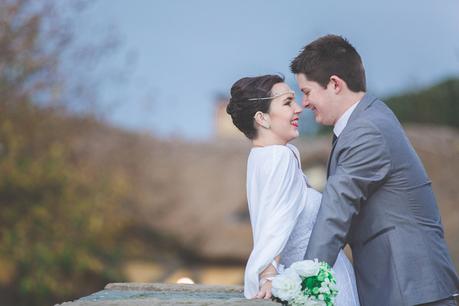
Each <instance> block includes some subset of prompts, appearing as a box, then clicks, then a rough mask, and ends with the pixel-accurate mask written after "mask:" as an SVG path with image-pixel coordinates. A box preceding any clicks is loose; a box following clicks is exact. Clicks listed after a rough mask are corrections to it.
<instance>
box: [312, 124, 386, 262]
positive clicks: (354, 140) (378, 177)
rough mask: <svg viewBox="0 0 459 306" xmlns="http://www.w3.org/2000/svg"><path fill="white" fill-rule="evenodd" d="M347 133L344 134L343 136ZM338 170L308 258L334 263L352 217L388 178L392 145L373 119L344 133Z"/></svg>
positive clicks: (325, 195)
mask: <svg viewBox="0 0 459 306" xmlns="http://www.w3.org/2000/svg"><path fill="white" fill-rule="evenodd" d="M343 136H344V137H343ZM342 137H343V139H340V142H341V143H344V144H345V145H342V146H340V149H339V150H338V151H336V150H335V153H334V154H335V156H336V160H337V167H336V171H335V173H334V174H333V175H331V176H330V177H329V178H328V182H327V184H326V187H325V190H324V193H323V197H322V202H321V207H320V209H319V212H318V215H317V219H316V223H315V225H314V228H313V231H312V234H311V239H310V241H309V245H308V248H307V250H306V254H305V259H314V258H318V259H319V260H321V261H326V262H328V263H329V264H330V265H331V266H333V265H334V263H335V261H336V258H337V256H338V253H339V251H340V250H341V249H342V248H343V247H344V244H345V241H346V236H347V234H348V232H349V229H350V226H351V223H352V219H353V218H354V216H356V215H357V214H358V213H359V211H360V208H361V205H362V203H364V202H365V200H366V199H368V198H369V197H370V196H371V194H372V193H373V192H374V191H375V190H376V189H377V188H378V187H379V186H381V184H382V183H383V182H384V180H385V179H386V178H387V176H388V173H389V171H390V168H391V160H390V154H389V148H388V147H387V145H386V143H385V140H384V137H383V135H382V134H381V132H380V131H379V130H378V129H377V128H376V127H374V126H373V125H372V124H371V123H370V122H364V123H361V124H360V126H356V127H354V128H353V129H352V130H350V131H346V134H345V135H344V134H343V135H342Z"/></svg>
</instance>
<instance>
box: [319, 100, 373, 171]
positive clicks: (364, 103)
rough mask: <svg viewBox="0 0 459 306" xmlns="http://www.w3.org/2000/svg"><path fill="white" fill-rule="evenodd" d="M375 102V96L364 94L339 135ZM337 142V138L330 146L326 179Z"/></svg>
mask: <svg viewBox="0 0 459 306" xmlns="http://www.w3.org/2000/svg"><path fill="white" fill-rule="evenodd" d="M376 100H378V98H376V97H375V96H373V95H371V94H368V93H366V94H365V95H364V96H363V98H362V100H360V102H359V104H358V105H357V107H356V108H355V109H354V111H353V112H352V114H351V117H350V118H349V120H348V121H347V124H346V127H345V128H344V130H343V131H342V132H341V134H343V133H345V132H346V129H347V127H348V126H349V124H350V123H351V122H352V121H353V120H355V118H357V117H358V116H359V115H360V113H362V112H363V111H364V110H365V109H367V108H368V107H369V106H370V105H371V104H373V102H375V101H376ZM338 141H339V138H338V139H337V140H336V141H335V142H334V143H333V146H332V149H331V151H330V156H329V157H328V163H327V179H328V177H329V176H330V168H331V162H332V157H333V153H334V151H335V147H336V144H337V143H338Z"/></svg>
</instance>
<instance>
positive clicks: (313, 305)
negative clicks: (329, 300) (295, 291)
mask: <svg viewBox="0 0 459 306" xmlns="http://www.w3.org/2000/svg"><path fill="white" fill-rule="evenodd" d="M289 305H291V306H326V305H327V304H326V303H325V302H324V301H317V300H314V299H312V298H310V297H308V296H305V295H303V294H299V295H298V296H296V297H295V299H293V301H292V302H291V303H290V304H289Z"/></svg>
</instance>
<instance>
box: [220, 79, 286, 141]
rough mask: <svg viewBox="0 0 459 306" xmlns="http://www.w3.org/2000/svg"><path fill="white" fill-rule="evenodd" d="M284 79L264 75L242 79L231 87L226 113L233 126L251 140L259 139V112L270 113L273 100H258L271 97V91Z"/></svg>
mask: <svg viewBox="0 0 459 306" xmlns="http://www.w3.org/2000/svg"><path fill="white" fill-rule="evenodd" d="M283 82H284V78H283V77H281V76H278V75H262V76H258V77H247V78H242V79H240V80H239V81H237V82H236V83H234V84H233V86H232V87H231V98H230V101H229V104H228V106H227V107H226V112H227V113H228V114H229V115H231V119H232V120H233V124H234V125H235V126H236V127H237V128H238V129H239V130H240V131H241V132H242V133H244V135H245V136H247V138H249V139H251V140H252V139H255V138H256V137H257V129H256V128H255V119H254V118H253V117H254V116H255V114H256V113H257V112H259V111H260V112H262V113H268V112H269V106H270V105H271V101H272V100H271V99H256V98H265V97H270V96H271V89H272V88H273V86H274V85H275V84H277V83H283Z"/></svg>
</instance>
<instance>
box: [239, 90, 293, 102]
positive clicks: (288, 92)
mask: <svg viewBox="0 0 459 306" xmlns="http://www.w3.org/2000/svg"><path fill="white" fill-rule="evenodd" d="M285 94H293V95H295V92H294V91H292V90H287V91H284V92H280V93H277V94H275V95H274V96H271V97H263V98H250V99H247V100H249V101H256V100H270V99H275V98H277V97H280V96H283V95H285Z"/></svg>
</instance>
